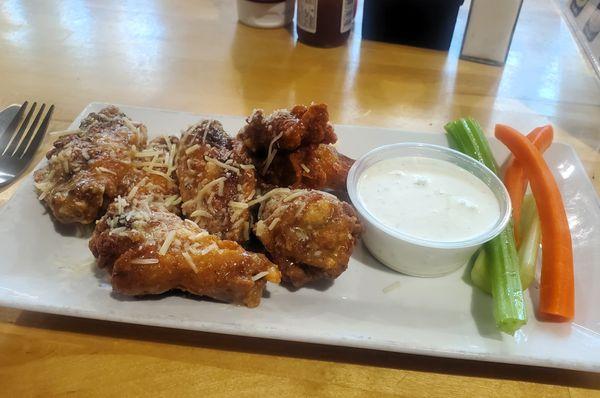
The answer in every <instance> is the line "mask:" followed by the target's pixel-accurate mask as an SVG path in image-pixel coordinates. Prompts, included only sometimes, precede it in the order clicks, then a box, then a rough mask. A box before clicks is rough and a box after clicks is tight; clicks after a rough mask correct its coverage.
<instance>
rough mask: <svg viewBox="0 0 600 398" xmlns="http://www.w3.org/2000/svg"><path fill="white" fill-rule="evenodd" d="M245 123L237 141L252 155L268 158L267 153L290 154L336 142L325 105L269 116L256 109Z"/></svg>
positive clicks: (313, 105) (315, 105) (284, 111)
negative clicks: (282, 152)
mask: <svg viewBox="0 0 600 398" xmlns="http://www.w3.org/2000/svg"><path fill="white" fill-rule="evenodd" d="M246 122H247V124H246V126H244V127H243V128H242V130H241V131H240V132H239V134H238V138H239V139H240V140H242V142H243V143H244V145H245V146H246V148H248V149H249V150H250V151H251V152H252V153H253V154H254V153H258V154H261V153H262V154H263V155H264V156H266V157H267V158H268V155H267V153H269V154H270V153H271V152H272V151H273V150H279V149H282V150H287V151H293V150H295V149H297V148H299V147H301V146H303V145H309V144H320V143H325V144H330V143H334V142H335V141H337V137H336V135H335V133H334V132H333V127H332V126H331V124H329V112H328V111H327V105H325V104H311V105H310V106H308V107H307V106H304V105H296V106H295V107H293V108H292V109H290V110H287V109H280V110H276V111H275V112H273V113H272V114H271V115H269V116H265V115H264V111H263V110H262V109H257V110H254V112H252V115H250V117H249V118H248V119H247V120H246Z"/></svg>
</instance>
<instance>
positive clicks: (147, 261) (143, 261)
mask: <svg viewBox="0 0 600 398" xmlns="http://www.w3.org/2000/svg"><path fill="white" fill-rule="evenodd" d="M131 264H158V259H157V258H134V259H133V260H131Z"/></svg>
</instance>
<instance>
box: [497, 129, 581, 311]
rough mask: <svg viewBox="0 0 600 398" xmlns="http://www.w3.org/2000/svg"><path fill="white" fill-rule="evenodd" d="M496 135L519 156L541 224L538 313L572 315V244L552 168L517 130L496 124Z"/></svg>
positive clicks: (573, 294)
mask: <svg viewBox="0 0 600 398" xmlns="http://www.w3.org/2000/svg"><path fill="white" fill-rule="evenodd" d="M496 138H498V139H499V140H500V141H502V143H504V145H506V146H507V147H508V149H510V151H511V152H512V153H513V155H515V157H516V158H517V159H518V160H519V162H520V163H521V165H522V166H523V168H524V169H525V173H526V174H527V177H528V178H529V182H530V184H531V190H532V191H533V197H534V198H535V203H536V205H537V208H538V212H539V215H540V223H541V225H542V248H543V250H542V280H541V285H540V307H539V310H540V315H541V317H542V318H545V319H547V320H550V321H554V322H564V321H568V320H570V319H573V316H574V313H575V286H574V278H573V247H572V244H571V232H570V230H569V223H568V222H567V214H566V212H565V207H564V204H563V201H562V198H561V196H560V191H559V190H558V185H557V184H556V181H555V180H554V176H553V175H552V172H551V171H550V169H549V168H548V165H547V164H546V162H545V161H544V158H543V156H542V154H541V152H540V151H539V150H538V149H537V148H536V147H535V146H534V145H533V144H532V143H531V142H530V141H529V140H528V139H527V137H525V136H524V135H522V134H521V133H519V132H518V131H516V130H515V129H513V128H511V127H508V126H504V125H501V124H498V125H496Z"/></svg>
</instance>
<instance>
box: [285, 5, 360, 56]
mask: <svg viewBox="0 0 600 398" xmlns="http://www.w3.org/2000/svg"><path fill="white" fill-rule="evenodd" d="M355 13H356V0H298V14H297V16H296V30H297V32H298V40H300V41H301V42H302V43H306V44H309V45H311V46H317V47H337V46H341V45H342V44H344V43H345V42H346V40H348V36H350V29H352V25H353V24H354V15H355Z"/></svg>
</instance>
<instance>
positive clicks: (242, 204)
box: [229, 200, 248, 209]
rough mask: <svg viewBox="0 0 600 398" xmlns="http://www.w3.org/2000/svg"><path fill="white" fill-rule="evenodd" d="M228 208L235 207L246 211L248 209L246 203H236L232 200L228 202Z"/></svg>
mask: <svg viewBox="0 0 600 398" xmlns="http://www.w3.org/2000/svg"><path fill="white" fill-rule="evenodd" d="M229 206H231V207H236V208H238V209H247V208H248V203H244V202H236V201H233V200H232V201H230V202H229Z"/></svg>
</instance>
